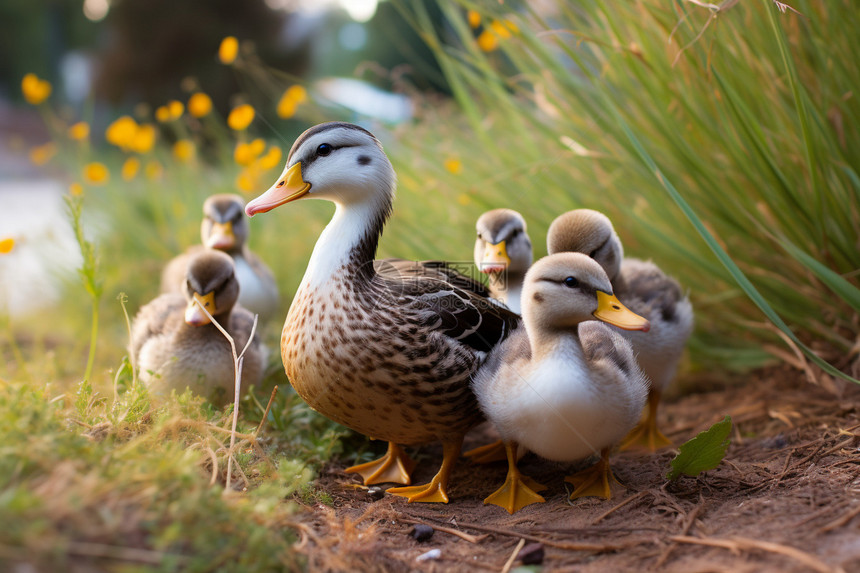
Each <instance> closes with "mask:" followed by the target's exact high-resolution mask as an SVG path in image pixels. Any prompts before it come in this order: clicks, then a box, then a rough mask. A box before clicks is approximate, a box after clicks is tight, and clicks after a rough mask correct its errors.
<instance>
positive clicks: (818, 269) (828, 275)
mask: <svg viewBox="0 0 860 573" xmlns="http://www.w3.org/2000/svg"><path fill="white" fill-rule="evenodd" d="M782 246H783V248H785V250H786V251H788V252H789V253H791V256H793V257H794V258H795V259H797V260H798V261H800V262H801V263H803V264H804V265H805V266H806V268H808V269H809V270H810V271H812V272H813V273H814V274H815V276H817V277H818V278H819V279H820V280H821V282H822V283H824V284H825V285H827V288H829V289H830V290H831V291H833V293H834V294H835V295H836V296H837V297H839V298H840V299H841V300H843V301H845V302H846V303H848V304H849V305H851V307H852V308H853V309H854V310H856V311H858V312H860V289H858V288H857V287H856V286H854V285H853V284H851V283H850V282H848V281H847V280H846V279H845V278H844V277H842V275H840V274H838V273H835V272H833V271H832V270H831V269H830V268H829V267H827V266H826V265H823V264H821V262H820V261H819V260H818V259H816V258H815V257H811V256H810V255H809V254H807V253H805V252H804V251H803V250H802V249H799V248H798V247H797V246H796V245H793V244H792V243H790V242H788V241H782Z"/></svg>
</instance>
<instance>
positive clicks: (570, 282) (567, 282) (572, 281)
mask: <svg viewBox="0 0 860 573" xmlns="http://www.w3.org/2000/svg"><path fill="white" fill-rule="evenodd" d="M562 282H563V283H564V286H566V287H567V288H576V287H578V286H579V281H578V280H576V277H567V278H566V279H564V281H562Z"/></svg>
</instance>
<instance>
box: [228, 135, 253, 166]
mask: <svg viewBox="0 0 860 573" xmlns="http://www.w3.org/2000/svg"><path fill="white" fill-rule="evenodd" d="M256 158H257V156H256V155H254V151H253V150H252V149H251V144H250V143H242V142H241V141H240V142H239V143H237V144H236V148H235V149H234V150H233V160H234V161H235V162H236V164H237V165H241V166H242V167H247V166H248V165H251V164H252V163H253V162H254V160H255V159H256Z"/></svg>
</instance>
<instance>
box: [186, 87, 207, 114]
mask: <svg viewBox="0 0 860 573" xmlns="http://www.w3.org/2000/svg"><path fill="white" fill-rule="evenodd" d="M210 111H212V100H211V99H210V98H209V96H208V95H206V94H205V93H202V92H197V93H196V94H193V95H192V96H191V97H190V98H189V99H188V113H190V114H191V115H193V116H194V117H203V116H204V115H208V114H209V112H210Z"/></svg>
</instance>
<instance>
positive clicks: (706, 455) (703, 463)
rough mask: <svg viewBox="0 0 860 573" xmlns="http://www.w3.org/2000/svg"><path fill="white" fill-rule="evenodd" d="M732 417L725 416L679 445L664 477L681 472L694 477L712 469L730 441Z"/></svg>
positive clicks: (668, 477)
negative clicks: (678, 449)
mask: <svg viewBox="0 0 860 573" xmlns="http://www.w3.org/2000/svg"><path fill="white" fill-rule="evenodd" d="M731 431H732V418H731V416H726V417H725V418H724V419H723V420H722V421H721V422H717V423H716V424H714V425H713V426H711V427H710V428H708V429H707V430H705V431H704V432H699V434H698V435H697V436H696V437H695V438H693V439H692V440H689V441H688V442H686V443H685V444H683V445H682V446H681V447H680V451H679V452H678V455H677V456H675V457H674V459H673V460H672V469H671V470H670V471H669V473H668V474H666V479H668V480H675V479H678V478H679V477H681V474H684V475H688V476H690V477H696V476H697V475H699V474H700V473H701V472H703V471H707V470H712V469H714V468H715V467H717V466H718V465H720V462H721V461H722V460H723V457H724V456H725V455H726V449H728V447H729V444H730V443H731V441H732V440H731V438H729V434H730V433H731Z"/></svg>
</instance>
